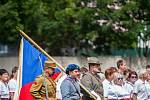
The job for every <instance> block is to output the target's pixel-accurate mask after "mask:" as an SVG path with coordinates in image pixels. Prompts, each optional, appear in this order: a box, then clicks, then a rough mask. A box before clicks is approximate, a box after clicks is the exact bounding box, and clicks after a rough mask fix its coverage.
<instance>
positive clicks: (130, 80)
mask: <svg viewBox="0 0 150 100" xmlns="http://www.w3.org/2000/svg"><path fill="white" fill-rule="evenodd" d="M137 79H138V75H137V73H136V72H135V71H130V72H129V75H128V77H127V79H126V82H125V84H124V88H125V89H126V90H127V91H128V93H130V97H131V98H132V95H133V87H134V83H135V82H136V81H137Z"/></svg>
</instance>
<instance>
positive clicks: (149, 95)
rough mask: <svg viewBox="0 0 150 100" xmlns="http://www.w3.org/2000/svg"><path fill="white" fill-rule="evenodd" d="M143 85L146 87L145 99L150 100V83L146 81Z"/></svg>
mask: <svg viewBox="0 0 150 100" xmlns="http://www.w3.org/2000/svg"><path fill="white" fill-rule="evenodd" d="M145 87H146V93H147V95H148V99H147V100H150V83H148V82H146V83H145Z"/></svg>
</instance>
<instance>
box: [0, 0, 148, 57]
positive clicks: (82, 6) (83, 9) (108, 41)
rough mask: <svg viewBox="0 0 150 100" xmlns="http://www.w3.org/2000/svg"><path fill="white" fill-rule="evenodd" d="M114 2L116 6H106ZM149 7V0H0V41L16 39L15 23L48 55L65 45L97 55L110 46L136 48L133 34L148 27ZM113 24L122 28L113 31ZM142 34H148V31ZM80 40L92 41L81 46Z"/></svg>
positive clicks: (55, 52)
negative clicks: (46, 50)
mask: <svg viewBox="0 0 150 100" xmlns="http://www.w3.org/2000/svg"><path fill="white" fill-rule="evenodd" d="M127 1H130V2H127ZM92 3H93V7H92V6H91V4H92ZM114 5H118V7H120V8H118V9H113V8H112V9H110V8H109V7H108V6H114ZM149 6H150V1H149V0H116V2H115V3H114V0H95V1H93V0H20V1H18V0H2V1H0V34H3V35H1V36H0V42H1V43H16V42H17V41H19V38H18V36H19V35H18V34H17V33H18V31H17V30H16V26H19V27H20V28H21V29H23V30H24V31H25V33H27V34H28V35H29V36H31V37H32V38H33V39H34V40H35V41H36V42H37V43H38V44H40V45H42V46H43V47H47V48H48V50H49V52H50V54H52V55H62V52H61V48H68V47H76V48H77V49H83V48H85V49H90V50H92V51H94V52H96V53H98V54H105V53H106V54H108V53H110V52H111V51H110V50H111V49H112V48H113V49H132V48H136V47H137V45H136V44H137V36H138V34H139V33H140V32H141V30H144V25H145V23H146V24H147V27H149V21H150V17H149V16H150V12H149V10H150V8H149ZM98 20H104V21H106V22H104V23H99V22H98ZM142 20H145V23H143V22H142ZM116 23H119V26H121V27H122V28H124V29H126V31H122V29H120V30H119V29H118V30H116V29H115V28H114V24H116ZM143 33H144V34H145V37H148V36H149V32H148V31H147V32H145V31H143ZM82 40H87V41H91V42H92V43H93V44H92V45H91V44H89V43H88V42H85V44H84V45H82V44H81V41H82ZM85 45H86V46H85ZM93 46H94V47H93Z"/></svg>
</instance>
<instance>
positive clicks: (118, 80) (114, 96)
mask: <svg viewBox="0 0 150 100" xmlns="http://www.w3.org/2000/svg"><path fill="white" fill-rule="evenodd" d="M114 75H115V78H114V85H113V86H112V87H111V89H109V90H108V100H131V99H130V94H129V93H128V92H127V90H126V89H125V88H124V86H123V85H124V81H123V75H121V74H120V73H115V74H114Z"/></svg>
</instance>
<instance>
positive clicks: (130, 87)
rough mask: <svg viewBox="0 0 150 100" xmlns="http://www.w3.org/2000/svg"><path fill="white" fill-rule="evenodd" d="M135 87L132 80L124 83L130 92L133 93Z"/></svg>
mask: <svg viewBox="0 0 150 100" xmlns="http://www.w3.org/2000/svg"><path fill="white" fill-rule="evenodd" d="M133 87H134V84H132V83H131V82H128V81H126V82H125V84H124V88H125V89H126V90H127V91H128V93H130V94H132V93H133Z"/></svg>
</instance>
